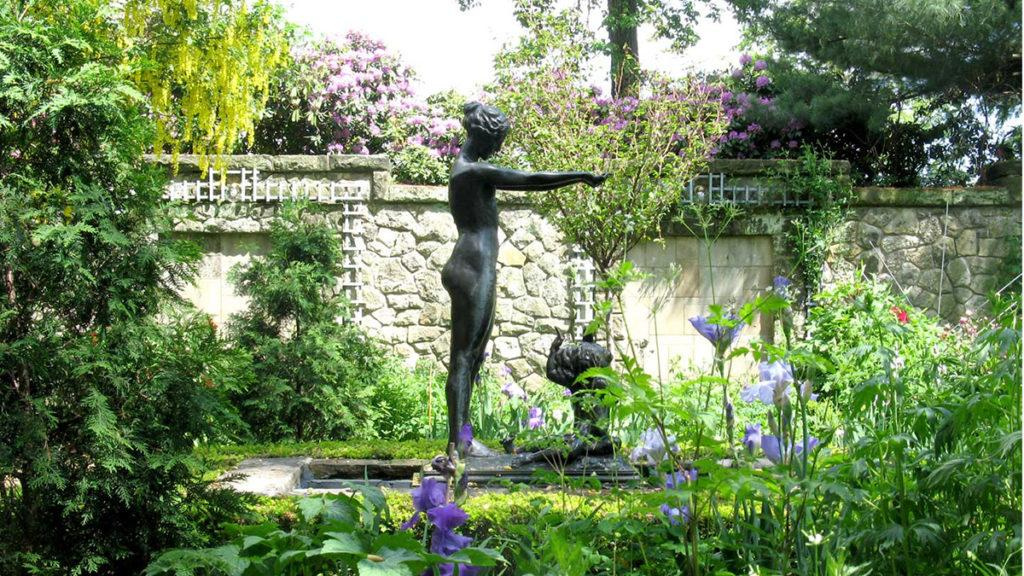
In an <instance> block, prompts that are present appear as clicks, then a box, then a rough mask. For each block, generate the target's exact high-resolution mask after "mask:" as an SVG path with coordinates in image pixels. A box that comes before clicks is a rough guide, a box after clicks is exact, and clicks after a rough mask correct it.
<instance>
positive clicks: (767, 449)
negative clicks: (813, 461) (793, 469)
mask: <svg viewBox="0 0 1024 576" xmlns="http://www.w3.org/2000/svg"><path fill="white" fill-rule="evenodd" d="M820 443H821V442H820V441H819V440H818V439H817V438H815V437H814V436H808V437H807V448H808V450H814V449H815V448H817V447H818V444H820ZM783 448H785V450H783ZM761 449H762V450H764V455H765V457H766V458H768V459H769V460H771V461H772V463H774V464H779V463H781V462H782V461H783V460H784V459H785V458H786V457H788V456H789V455H790V453H794V454H796V455H797V456H799V455H801V454H803V452H804V443H803V442H802V441H801V442H797V444H796V446H795V447H794V446H793V444H792V442H790V445H789V446H786V447H783V445H782V441H781V440H779V437H778V436H773V435H771V434H766V435H765V436H764V437H762V438H761Z"/></svg>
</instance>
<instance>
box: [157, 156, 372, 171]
mask: <svg viewBox="0 0 1024 576" xmlns="http://www.w3.org/2000/svg"><path fill="white" fill-rule="evenodd" d="M146 159H147V160H149V161H150V162H153V163H155V164H158V165H163V166H168V167H170V166H171V165H172V163H173V161H172V156H171V155H170V154H160V155H156V154H147V155H146ZM213 162H214V159H213V158H212V157H211V158H210V164H211V165H212V164H213ZM224 165H225V166H226V167H227V168H228V169H229V170H231V169H237V168H256V169H258V170H260V171H261V172H270V173H278V174H280V173H290V172H333V171H349V172H387V171H389V170H391V161H390V160H388V157H387V156H385V155H384V154H371V155H368V156H362V155H356V154H324V155H315V156H314V155H304V154H281V155H271V154H232V155H227V156H224ZM178 171H179V172H199V156H198V155H196V154H181V155H180V156H178Z"/></svg>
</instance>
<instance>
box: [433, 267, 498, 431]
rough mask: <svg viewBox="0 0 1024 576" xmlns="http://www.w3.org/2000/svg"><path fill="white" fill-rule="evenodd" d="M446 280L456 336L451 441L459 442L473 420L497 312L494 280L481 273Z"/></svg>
mask: <svg viewBox="0 0 1024 576" xmlns="http://www.w3.org/2000/svg"><path fill="white" fill-rule="evenodd" d="M454 280H455V278H451V279H450V281H449V282H447V283H446V288H448V293H449V294H450V295H451V298H452V340H451V351H450V355H449V361H448V381H447V385H446V387H445V393H446V397H447V403H448V442H449V443H455V444H458V434H459V430H461V429H462V425H463V424H464V423H466V422H468V421H469V404H470V402H469V401H470V398H471V395H472V393H473V381H474V379H475V378H476V375H477V373H478V372H479V370H480V366H481V364H482V363H483V355H484V350H485V349H486V347H487V340H488V338H489V337H490V334H491V326H492V322H493V315H494V283H493V281H491V282H490V283H488V282H486V281H479V280H483V279H480V278H479V277H476V278H468V279H467V280H468V281H467V282H455V281H454Z"/></svg>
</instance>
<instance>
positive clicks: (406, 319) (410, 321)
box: [392, 309, 420, 326]
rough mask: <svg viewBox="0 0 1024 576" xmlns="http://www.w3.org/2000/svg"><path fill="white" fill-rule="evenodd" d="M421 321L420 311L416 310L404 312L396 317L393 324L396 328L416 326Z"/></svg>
mask: <svg viewBox="0 0 1024 576" xmlns="http://www.w3.org/2000/svg"><path fill="white" fill-rule="evenodd" d="M419 320H420V311H419V310H416V309H412V310H403V311H402V312H399V313H398V314H396V315H395V320H394V321H393V322H392V323H393V324H394V325H395V326H416V325H417V324H418V323H419Z"/></svg>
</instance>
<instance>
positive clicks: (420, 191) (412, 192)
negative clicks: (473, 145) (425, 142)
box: [373, 182, 536, 206]
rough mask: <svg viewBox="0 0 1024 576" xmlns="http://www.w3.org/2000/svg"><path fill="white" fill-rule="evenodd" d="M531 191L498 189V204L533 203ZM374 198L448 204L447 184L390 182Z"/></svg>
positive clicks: (390, 201) (389, 200)
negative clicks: (421, 184)
mask: <svg viewBox="0 0 1024 576" xmlns="http://www.w3.org/2000/svg"><path fill="white" fill-rule="evenodd" d="M533 194H536V193H535V192H534V193H531V192H523V191H513V190H498V194H497V196H498V204H500V205H502V206H515V205H529V204H532V203H533V200H532V199H531V195H533ZM373 199H374V200H375V201H377V202H382V203H388V204H447V203H448V187H447V186H418V185H413V184H396V183H394V182H391V183H389V184H388V185H387V186H382V187H380V189H375V190H374V194H373Z"/></svg>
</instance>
